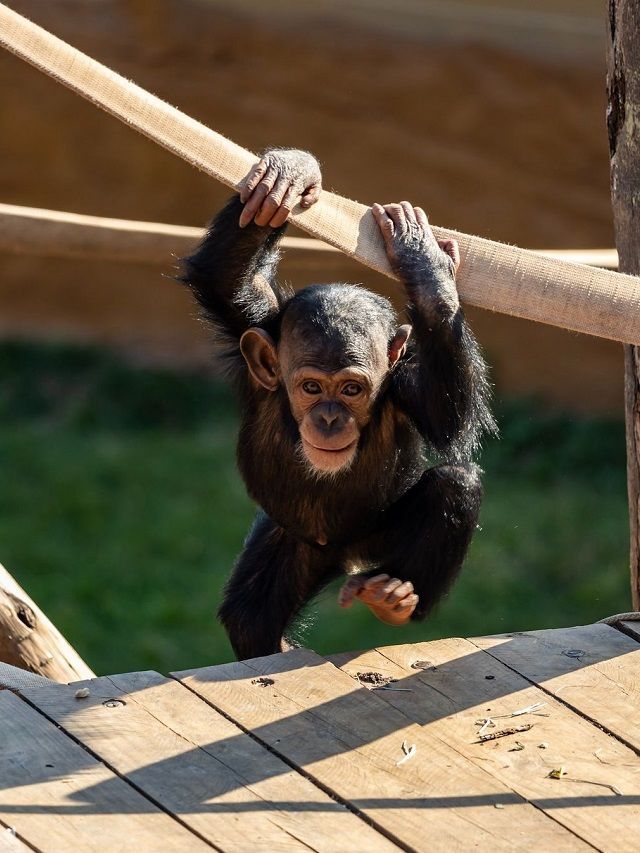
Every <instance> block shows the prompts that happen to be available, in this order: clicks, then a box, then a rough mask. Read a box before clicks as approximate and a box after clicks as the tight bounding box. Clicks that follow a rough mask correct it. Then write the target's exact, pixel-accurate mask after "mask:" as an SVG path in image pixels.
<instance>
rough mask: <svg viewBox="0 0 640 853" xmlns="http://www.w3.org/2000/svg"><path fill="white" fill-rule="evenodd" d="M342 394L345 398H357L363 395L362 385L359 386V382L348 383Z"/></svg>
mask: <svg viewBox="0 0 640 853" xmlns="http://www.w3.org/2000/svg"><path fill="white" fill-rule="evenodd" d="M342 393H343V394H344V395H345V397H357V396H358V394H361V393H362V385H358V383H357V382H348V383H347V384H346V385H345V386H344V388H343V389H342Z"/></svg>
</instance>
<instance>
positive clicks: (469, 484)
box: [365, 465, 482, 619]
mask: <svg viewBox="0 0 640 853" xmlns="http://www.w3.org/2000/svg"><path fill="white" fill-rule="evenodd" d="M481 500H482V486H481V483H480V477H479V475H478V471H477V469H476V468H475V466H473V465H439V466H437V467H435V468H430V469H429V470H428V471H425V473H424V474H423V475H422V477H421V478H420V480H418V482H417V483H416V484H415V485H414V486H413V487H412V488H411V489H409V491H408V492H406V493H405V494H404V495H403V496H402V497H401V498H400V500H398V501H397V502H396V503H395V504H393V506H391V507H390V508H389V509H388V510H387V511H386V512H384V513H383V515H382V518H381V527H380V529H379V532H378V533H376V534H375V536H374V537H373V539H372V540H370V542H369V543H368V544H367V547H366V549H365V557H366V558H368V559H370V560H371V561H372V562H373V563H375V565H376V568H375V570H373V571H367V572H366V574H368V575H372V574H383V573H384V574H388V575H390V576H391V577H395V578H399V579H400V580H402V581H411V583H412V584H413V588H414V592H416V593H417V594H418V595H419V597H420V599H419V601H418V604H417V606H416V609H415V610H414V612H413V614H412V617H411V618H412V619H424V617H425V616H426V615H427V613H428V612H429V611H430V610H431V609H432V608H433V607H434V606H435V605H436V604H437V603H438V601H439V600H440V598H442V596H443V595H444V594H445V593H446V592H447V590H448V589H449V587H450V586H451V585H452V583H453V581H454V580H455V578H456V576H457V574H458V572H459V571H460V568H461V567H462V563H463V561H464V558H465V556H466V553H467V549H468V547H469V543H470V542H471V537H472V536H473V532H474V530H475V528H476V525H477V521H478V513H479V511H480V503H481Z"/></svg>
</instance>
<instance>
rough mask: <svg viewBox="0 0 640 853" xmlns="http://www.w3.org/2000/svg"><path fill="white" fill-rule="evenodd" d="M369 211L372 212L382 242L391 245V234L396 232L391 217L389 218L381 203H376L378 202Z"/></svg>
mask: <svg viewBox="0 0 640 853" xmlns="http://www.w3.org/2000/svg"><path fill="white" fill-rule="evenodd" d="M371 212H372V214H373V218H374V219H375V221H376V222H377V223H378V227H379V228H380V233H381V234H382V238H383V240H384V242H385V243H386V244H387V245H391V241H392V240H393V236H394V234H395V233H396V227H395V225H394V224H393V219H391V217H390V216H389V215H388V214H387V212H386V210H385V209H384V207H383V206H382V205H381V204H378V202H376V203H375V204H374V205H373V207H372V208H371Z"/></svg>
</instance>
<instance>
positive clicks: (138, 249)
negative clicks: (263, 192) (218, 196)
mask: <svg viewBox="0 0 640 853" xmlns="http://www.w3.org/2000/svg"><path fill="white" fill-rule="evenodd" d="M204 234H205V232H204V229H202V228H193V227H191V226H188V225H170V224H167V223H164V222H140V221H136V220H132V219H111V218H107V217H104V216H87V215H86V214H82V213H70V212H68V211H63V210H46V209H44V208H39V207H23V206H21V205H16V204H2V203H0V252H7V253H9V254H15V255H36V256H42V257H47V258H80V259H82V258H93V259H94V260H103V261H121V262H126V263H137V264H163V265H166V264H167V263H169V261H170V259H171V256H172V255H175V256H177V257H183V256H184V255H187V254H189V253H190V252H191V251H193V248H194V246H195V245H196V244H197V243H198V242H199V241H200V240H201V239H202V238H203V237H204ZM282 248H284V249H285V250H286V249H295V250H296V252H297V253H302V254H307V255H308V253H309V252H311V253H313V254H312V255H311V256H310V257H308V258H307V259H306V263H308V264H313V265H314V266H315V267H317V268H320V269H322V270H323V272H324V268H325V266H326V265H331V264H335V263H336V260H335V256H336V255H339V252H338V249H334V247H333V246H330V245H329V244H328V243H323V242H322V240H314V239H311V238H309V237H285V238H284V239H283V241H282ZM535 251H536V254H539V255H544V256H545V257H548V258H558V259H559V260H562V261H569V262H570V263H573V264H586V265H588V266H594V267H602V268H603V269H617V267H618V255H617V252H616V250H615V249H567V250H563V249H538V250H535ZM297 262H298V263H300V264H303V263H305V259H304V258H301V257H298V258H297Z"/></svg>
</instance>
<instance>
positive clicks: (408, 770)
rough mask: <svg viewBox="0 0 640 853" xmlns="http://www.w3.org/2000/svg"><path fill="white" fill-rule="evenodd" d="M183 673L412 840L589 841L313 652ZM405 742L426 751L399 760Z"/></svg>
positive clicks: (436, 846) (498, 844)
mask: <svg viewBox="0 0 640 853" xmlns="http://www.w3.org/2000/svg"><path fill="white" fill-rule="evenodd" d="M175 677H177V678H179V679H181V680H182V681H183V683H185V684H187V685H188V686H189V687H190V688H191V689H192V690H194V691H195V692H196V693H198V694H199V695H201V696H203V697H204V698H206V699H207V700H208V701H209V702H211V703H212V704H213V705H214V706H215V707H217V708H219V709H220V710H222V711H223V712H224V713H225V714H227V715H228V716H230V717H232V718H233V719H234V720H236V721H237V722H238V723H240V725H242V726H244V727H246V728H248V729H251V731H252V733H253V734H254V736H255V737H257V738H259V739H260V740H261V741H263V742H264V743H266V744H267V745H268V746H269V747H271V748H272V749H273V750H275V751H276V752H278V753H279V754H281V755H282V756H284V757H285V758H286V759H287V760H288V761H290V762H291V763H293V764H294V765H295V766H296V767H299V768H301V769H303V770H304V772H305V773H307V774H309V775H310V776H311V777H312V778H314V779H316V780H318V781H319V782H320V783H321V784H322V785H324V786H325V787H326V788H328V789H330V790H332V791H333V792H334V793H335V795H336V796H337V797H339V798H340V799H341V800H343V801H345V802H350V803H351V805H352V806H353V807H354V808H356V809H357V810H358V811H359V812H361V813H363V814H364V815H366V816H367V817H368V818H369V819H370V820H371V821H373V823H374V825H375V826H377V827H380V828H381V829H383V830H384V831H386V832H388V833H389V834H390V835H391V836H392V837H394V838H396V839H397V840H398V841H399V842H400V843H402V844H404V845H406V846H409V847H411V848H412V849H415V850H429V851H439V850H447V851H450V850H467V849H471V848H472V847H473V848H480V849H483V850H492V851H496V850H509V851H514V850H523V851H524V850H527V851H529V850H530V849H531V839H532V838H535V839H536V846H537V847H538V848H539V849H541V850H545V849H559V850H583V849H587V847H586V845H584V844H583V842H582V841H580V840H579V839H577V838H576V837H575V836H574V835H572V834H571V833H569V832H568V831H566V830H565V829H564V828H562V827H560V826H559V825H558V824H556V823H554V822H553V821H551V820H549V819H548V818H547V817H546V816H545V815H544V814H542V813H541V812H540V811H538V810H537V809H535V808H534V807H532V806H531V805H529V804H528V803H526V802H525V801H524V800H523V799H522V798H521V797H520V796H519V795H517V794H515V793H513V792H512V791H510V790H509V788H507V786H505V785H504V784H502V783H501V782H499V781H498V780H496V779H494V778H492V777H491V776H489V775H488V774H487V773H485V772H484V770H482V769H480V768H478V767H476V766H475V765H474V764H473V763H472V762H471V761H469V760H468V759H467V758H465V757H464V756H462V755H460V754H459V753H458V752H457V751H456V750H455V749H454V748H453V747H451V746H450V745H448V744H446V743H443V742H442V741H440V740H438V739H435V738H432V737H429V736H428V735H427V734H425V732H424V731H423V730H422V729H421V727H420V726H418V725H416V724H415V723H412V722H411V721H410V720H408V719H407V717H406V716H405V715H404V714H402V713H401V712H399V711H398V710H397V709H395V708H392V707H390V706H389V705H387V704H386V703H385V702H383V701H382V700H381V699H379V698H378V697H377V696H376V695H375V694H373V693H370V692H369V691H367V690H365V689H364V688H362V687H359V686H358V685H357V684H356V683H354V681H353V680H352V679H351V678H349V677H348V676H347V675H346V674H345V673H342V672H340V671H339V670H337V669H336V668H335V667H334V666H333V665H332V664H330V663H329V662H327V661H325V660H324V659H323V658H320V657H319V656H318V655H315V654H313V653H312V652H307V651H305V650H301V649H298V650H295V651H292V652H287V653H286V654H281V655H273V656H271V657H266V658H257V659H254V660H250V661H243V662H239V663H232V664H226V665H224V666H218V667H209V668H206V669H201V670H190V671H186V672H182V673H178V674H176V675H175ZM258 677H261V678H266V679H267V682H266V684H265V683H264V682H263V683H262V684H260V683H259V682H258V683H256V679H257V678H258ZM403 742H406V743H407V744H415V746H416V748H417V754H416V756H415V757H414V758H412V759H411V760H409V761H406V762H404V763H403V764H401V765H400V766H398V762H399V761H400V760H401V759H402V758H403V750H402V744H403ZM496 805H497V806H498V808H495V806H496Z"/></svg>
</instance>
